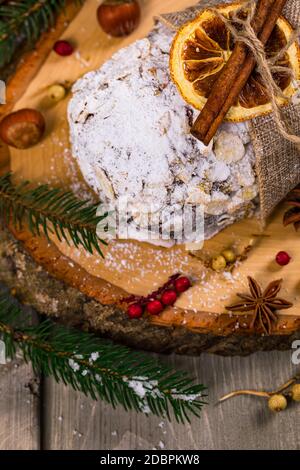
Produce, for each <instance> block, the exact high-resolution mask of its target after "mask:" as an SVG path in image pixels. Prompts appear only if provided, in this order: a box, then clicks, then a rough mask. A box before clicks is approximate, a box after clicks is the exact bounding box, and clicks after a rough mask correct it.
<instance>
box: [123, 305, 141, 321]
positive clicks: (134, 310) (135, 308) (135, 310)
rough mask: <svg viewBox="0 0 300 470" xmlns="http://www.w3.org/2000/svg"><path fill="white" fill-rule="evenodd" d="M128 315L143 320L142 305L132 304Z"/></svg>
mask: <svg viewBox="0 0 300 470" xmlns="http://www.w3.org/2000/svg"><path fill="white" fill-rule="evenodd" d="M127 314H128V316H129V317H130V318H141V316H142V315H143V308H142V306H141V305H140V304H132V305H130V306H129V307H128V310H127Z"/></svg>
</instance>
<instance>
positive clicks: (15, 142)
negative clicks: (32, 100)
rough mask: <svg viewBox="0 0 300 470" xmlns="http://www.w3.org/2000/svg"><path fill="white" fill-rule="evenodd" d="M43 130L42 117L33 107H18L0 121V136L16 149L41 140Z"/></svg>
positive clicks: (29, 145) (43, 121)
mask: <svg viewBox="0 0 300 470" xmlns="http://www.w3.org/2000/svg"><path fill="white" fill-rule="evenodd" d="M44 131H45V120H44V117H43V115H42V114H41V113H40V112H39V111H37V110H35V109H29V108H24V109H20V110H19V111H15V112H13V113H11V114H8V115H7V116H5V118H3V119H2V121H1V123H0V138H1V139H2V140H3V142H5V143H6V144H7V145H10V146H12V147H16V148H18V149H27V148H29V147H33V145H35V144H37V143H38V142H39V141H40V140H41V138H42V136H43V134H44Z"/></svg>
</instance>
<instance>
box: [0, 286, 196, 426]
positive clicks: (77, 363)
mask: <svg viewBox="0 0 300 470" xmlns="http://www.w3.org/2000/svg"><path fill="white" fill-rule="evenodd" d="M16 325H18V326H16ZM0 333H1V336H2V340H3V341H4V344H5V351H6V356H7V357H9V358H11V359H13V358H14V357H15V355H16V351H17V348H19V349H20V350H21V352H22V353H23V356H24V359H25V361H26V362H31V363H32V366H33V369H34V371H35V373H42V374H44V375H45V376H53V377H54V378H55V380H56V381H57V382H63V383H64V384H66V385H71V387H72V388H73V389H74V390H79V391H81V392H83V393H84V394H85V395H88V396H90V397H92V398H93V399H95V400H97V399H100V400H105V401H106V402H108V403H110V404H111V405H112V406H113V407H115V406H116V405H122V406H123V407H124V408H125V409H126V410H132V409H134V410H136V411H138V412H143V413H147V414H148V413H150V412H151V413H153V414H155V415H157V416H161V417H163V418H168V419H171V410H173V412H174V415H175V418H176V420H177V421H178V422H185V421H190V415H195V416H198V417H199V416H200V410H201V407H202V406H203V404H204V403H205V402H204V401H203V398H204V397H205V395H204V390H205V387H204V386H203V385H195V384H194V382H193V380H191V379H190V378H189V377H188V376H187V374H186V373H185V372H175V371H173V370H172V369H170V368H169V367H167V366H165V365H162V364H157V363H156V362H155V361H154V359H153V358H152V357H148V356H146V355H145V354H141V353H137V352H135V351H131V350H130V349H128V348H126V347H124V346H120V345H116V344H113V343H112V342H110V341H107V340H103V339H100V338H96V337H95V336H94V335H92V334H89V333H85V332H80V331H77V330H75V329H71V328H66V327H64V326H62V325H57V324H54V323H53V322H51V321H50V320H46V321H44V322H42V323H41V324H39V325H33V326H28V320H26V319H25V318H24V312H23V311H22V310H21V308H20V307H19V305H18V304H17V303H16V302H15V301H14V300H12V299H11V298H10V297H9V296H8V294H5V293H4V294H2V295H1V297H0Z"/></svg>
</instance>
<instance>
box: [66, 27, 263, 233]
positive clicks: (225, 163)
mask: <svg viewBox="0 0 300 470" xmlns="http://www.w3.org/2000/svg"><path fill="white" fill-rule="evenodd" d="M171 41H172V34H171V33H170V32H169V31H168V30H167V29H165V28H163V27H159V28H157V29H155V30H154V31H153V32H152V33H151V35H150V36H149V37H148V38H145V39H142V40H139V41H137V42H135V43H133V44H132V45H130V46H129V47H127V48H124V49H121V50H120V51H119V52H118V53H116V54H115V55H114V56H113V57H112V58H111V59H110V60H109V61H108V62H106V63H105V64H104V65H103V66H102V67H101V68H100V69H99V70H97V71H94V72H90V73H88V74H87V75H85V76H84V77H83V78H81V79H80V80H79V81H78V82H77V83H76V84H75V86H74V87H73V93H74V96H73V98H72V100H71V102H70V105H69V123H70V130H71V142H72V149H73V154H74V157H75V158H76V159H77V161H78V163H79V166H80V168H81V171H82V174H83V176H84V178H85V179H86V181H87V182H88V184H89V185H90V186H91V187H92V188H93V189H94V190H95V192H96V193H97V194H98V195H99V198H100V199H101V200H104V201H110V202H116V201H117V200H118V199H119V198H120V197H122V196H124V195H126V196H127V200H128V204H129V209H130V214H131V215H132V217H131V219H130V222H129V224H131V229H130V236H131V238H137V239H140V240H143V239H145V240H147V239H148V234H147V231H148V218H147V217H146V216H145V214H146V213H148V212H149V211H150V212H151V213H153V214H159V213H160V211H161V210H162V209H164V210H165V211H166V213H167V214H169V216H170V217H166V220H162V221H161V223H162V225H164V224H168V223H170V220H171V219H172V223H173V225H175V227H173V228H174V229H175V230H176V216H177V217H178V218H180V214H181V211H182V207H183V205H184V204H186V203H188V204H193V205H200V204H201V205H203V206H204V212H205V217H206V222H207V223H206V226H205V235H206V237H210V236H212V235H214V234H215V233H217V232H218V231H219V230H220V229H221V228H223V227H224V226H226V225H228V224H229V223H232V222H234V221H235V220H237V219H238V218H240V217H244V216H245V215H247V214H249V212H251V211H252V210H253V208H254V204H253V203H252V201H253V200H255V198H256V197H257V186H256V180H255V171H254V163H255V159H254V154H253V149H252V145H251V143H250V137H249V134H248V131H247V126H246V125H245V124H230V123H224V124H223V125H222V126H221V128H220V130H219V132H218V134H217V136H216V137H215V138H214V140H213V141H212V142H211V144H210V145H209V146H208V147H205V146H204V145H203V144H202V143H201V142H199V141H198V140H196V139H195V138H194V137H193V136H192V135H191V134H190V127H191V124H192V122H193V120H194V119H195V118H196V116H197V111H196V110H194V109H193V108H191V107H190V106H189V105H187V104H186V103H185V102H184V101H183V99H182V98H181V96H180V95H179V93H178V91H177V89H176V87H175V85H174V84H173V83H172V81H171V79H170V76H169V67H168V62H169V50H170V44H171Z"/></svg>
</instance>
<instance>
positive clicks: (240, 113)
mask: <svg viewBox="0 0 300 470" xmlns="http://www.w3.org/2000/svg"><path fill="white" fill-rule="evenodd" d="M241 6H242V4H241V3H233V4H230V5H221V6H219V7H217V8H218V10H219V12H220V13H221V14H223V15H224V16H226V17H228V18H229V17H230V15H232V13H233V12H235V11H236V10H237V9H239V8H241ZM292 32H293V29H292V27H291V25H290V24H289V23H288V21H287V20H286V19H285V18H283V17H280V18H279V19H278V21H277V25H276V27H275V28H274V31H273V33H272V36H271V38H270V39H269V41H268V43H267V45H266V54H267V58H268V59H269V58H271V57H272V56H274V55H275V54H276V53H277V52H278V51H279V50H280V49H281V48H283V47H284V46H285V45H286V44H287V42H288V41H289V38H290V36H291V34H292ZM233 47H234V41H233V38H232V36H231V34H230V32H229V30H228V29H227V28H226V26H225V23H224V22H223V21H222V19H221V18H219V17H218V16H217V15H216V14H215V13H214V12H213V11H212V10H204V11H202V12H201V13H200V15H199V16H198V17H197V18H196V19H195V20H193V21H192V22H190V23H188V24H185V25H184V26H183V27H182V28H181V29H180V30H179V31H178V33H177V35H176V37H175V39H174V41H173V46H172V49H171V56H170V69H171V76H172V78H173V81H174V82H175V84H176V85H177V87H178V89H179V91H180V93H181V94H182V96H183V98H184V99H185V100H186V101H187V102H188V103H190V104H191V105H192V106H193V107H195V108H197V109H200V110H201V109H202V108H203V106H204V104H205V103H206V100H207V97H208V95H209V93H210V90H211V88H212V84H213V83H214V82H215V80H216V79H217V78H218V76H219V74H220V72H221V70H222V68H223V67H224V66H225V64H226V62H227V61H228V59H229V57H230V55H231V53H232V50H233ZM299 50H300V49H299V45H298V44H297V42H296V41H295V42H294V43H293V44H292V45H291V47H289V48H288V50H287V51H286V53H285V54H284V55H283V56H282V57H280V59H278V61H277V63H276V65H279V66H281V67H286V68H288V69H292V70H293V72H294V75H295V77H297V79H299V77H300V61H299V57H300V56H299ZM274 79H275V81H276V83H277V84H278V86H279V87H280V88H281V90H282V91H283V94H284V96H286V97H287V98H290V97H291V96H293V95H294V93H295V92H296V88H295V86H294V84H293V83H292V79H291V76H290V74H289V73H285V72H284V71H283V72H282V71H280V72H276V73H274ZM278 101H279V104H285V102H286V100H284V99H282V98H281V99H279V100H278ZM271 111H272V106H271V103H270V101H269V96H268V93H267V90H266V88H265V86H264V84H263V82H262V79H261V76H260V75H259V73H258V72H257V71H254V72H253V73H252V75H251V76H250V78H249V80H248V82H247V84H246V86H245V87H244V89H243V90H242V92H241V94H240V96H239V98H238V100H237V103H235V105H234V106H232V107H231V108H230V110H229V112H228V114H227V117H226V119H227V120H228V121H236V122H238V121H244V120H248V119H252V118H253V117H256V116H259V115H262V114H267V113H269V112H271Z"/></svg>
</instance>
